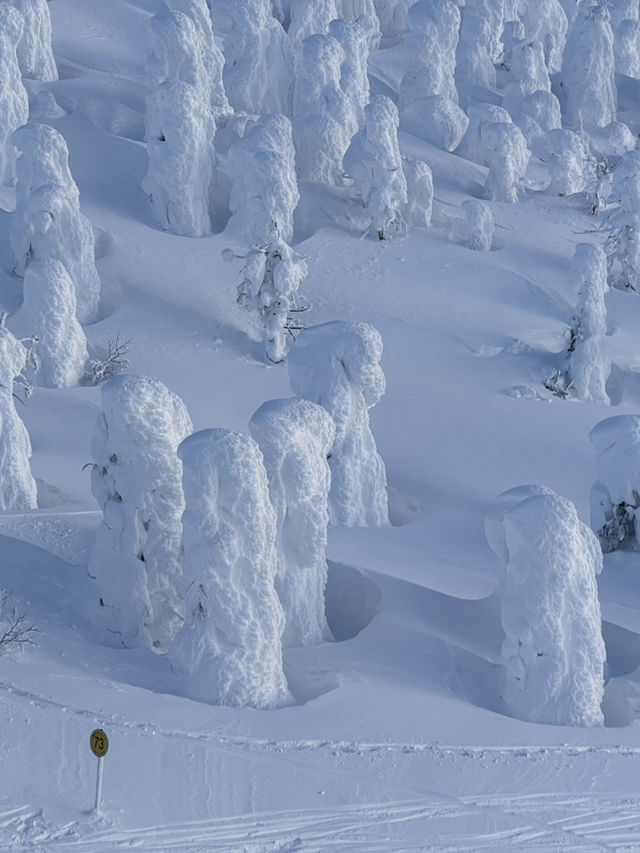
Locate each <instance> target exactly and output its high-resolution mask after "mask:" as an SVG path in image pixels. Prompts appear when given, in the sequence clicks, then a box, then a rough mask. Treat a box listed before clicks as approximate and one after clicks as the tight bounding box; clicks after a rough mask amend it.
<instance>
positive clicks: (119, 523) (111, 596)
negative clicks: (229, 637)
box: [89, 374, 192, 652]
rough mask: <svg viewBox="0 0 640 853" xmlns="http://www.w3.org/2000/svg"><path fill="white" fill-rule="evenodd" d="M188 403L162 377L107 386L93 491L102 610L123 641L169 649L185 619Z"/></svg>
mask: <svg viewBox="0 0 640 853" xmlns="http://www.w3.org/2000/svg"><path fill="white" fill-rule="evenodd" d="M191 430H192V425H191V419H190V418H189V414H188V412H187V409H186V407H185V405H184V403H183V402H182V400H181V399H180V398H179V397H178V396H177V395H176V394H174V393H173V392H172V391H170V390H169V389H168V388H167V387H166V386H165V385H163V384H162V383H161V382H159V381H158V380H157V379H151V378H149V377H147V376H132V375H128V374H121V375H120V376H115V377H114V378H113V379H110V380H109V381H108V382H105V383H104V385H102V415H101V416H100V418H99V420H98V423H97V425H96V430H95V433H94V436H93V441H92V454H93V460H94V463H95V464H94V466H93V469H92V473H91V490H92V492H93V494H94V496H95V498H96V500H97V501H98V504H99V505H100V507H101V509H102V512H103V514H104V518H103V521H102V524H101V525H100V527H99V528H98V531H97V533H96V539H95V543H94V546H93V550H92V552H91V556H90V559H89V574H90V575H91V576H92V577H94V578H96V580H97V584H98V593H97V598H98V599H99V600H98V601H96V605H97V607H96V609H97V611H98V618H99V621H100V622H101V623H102V624H104V626H105V627H106V629H107V631H108V632H109V634H111V635H112V637H113V639H114V642H115V643H121V644H122V645H125V646H143V647H148V648H151V649H153V650H154V651H156V652H166V651H167V650H168V648H169V647H170V645H171V643H172V641H173V639H174V637H175V635H176V633H177V632H178V630H179V629H180V626H181V625H182V622H183V615H184V606H183V603H182V600H181V595H180V588H181V583H180V580H181V570H180V563H179V556H180V540H181V536H182V523H181V518H182V513H183V511H184V495H183V491H182V464H181V462H180V460H179V459H178V456H177V449H178V445H179V444H180V442H181V441H182V440H183V439H184V438H186V436H187V435H189V434H190V433H191Z"/></svg>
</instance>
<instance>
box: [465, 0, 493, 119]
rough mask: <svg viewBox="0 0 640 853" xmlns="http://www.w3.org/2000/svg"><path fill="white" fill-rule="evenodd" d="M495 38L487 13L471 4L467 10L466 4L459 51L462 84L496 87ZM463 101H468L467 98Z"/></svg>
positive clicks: (466, 85) (488, 87)
mask: <svg viewBox="0 0 640 853" xmlns="http://www.w3.org/2000/svg"><path fill="white" fill-rule="evenodd" d="M493 38H494V33H493V30H492V25H491V20H490V19H489V18H486V17H485V16H483V15H477V14H474V13H473V11H472V10H471V8H469V9H468V10H467V8H466V7H465V10H464V15H463V18H462V28H461V31H460V39H459V41H458V46H457V51H456V75H455V79H456V83H457V84H458V85H459V86H460V87H464V88H466V87H470V86H482V87H483V88H484V89H493V88H495V85H496V68H495V65H494V64H493V59H492V54H493ZM463 104H465V105H466V100H465V101H463Z"/></svg>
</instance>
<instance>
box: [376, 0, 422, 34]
mask: <svg viewBox="0 0 640 853" xmlns="http://www.w3.org/2000/svg"><path fill="white" fill-rule="evenodd" d="M414 3H415V0H374V4H375V7H376V14H377V15H378V20H379V21H380V31H381V32H382V35H383V37H385V38H388V39H394V38H397V36H399V35H401V34H402V33H404V31H405V30H406V29H407V26H408V22H407V13H408V11H409V9H410V8H411V6H413V4H414Z"/></svg>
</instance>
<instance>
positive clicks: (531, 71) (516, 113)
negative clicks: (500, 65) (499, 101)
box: [503, 39, 551, 121]
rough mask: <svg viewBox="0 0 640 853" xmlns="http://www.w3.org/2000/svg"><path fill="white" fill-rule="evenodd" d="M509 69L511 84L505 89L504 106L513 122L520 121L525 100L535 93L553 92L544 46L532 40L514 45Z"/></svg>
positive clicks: (525, 40)
mask: <svg viewBox="0 0 640 853" xmlns="http://www.w3.org/2000/svg"><path fill="white" fill-rule="evenodd" d="M509 68H510V71H509V76H508V79H509V83H508V84H507V86H506V88H505V93H504V100H503V106H504V108H505V109H506V110H508V111H509V113H510V114H511V116H512V118H513V120H514V121H518V120H519V118H520V114H521V112H522V106H523V101H524V99H525V98H527V97H529V96H530V95H533V93H534V92H550V91H551V80H550V78H549V72H548V71H547V66H546V65H545V59H544V53H543V50H542V44H541V43H540V42H539V41H531V40H530V39H524V40H523V41H519V42H516V43H515V44H513V45H512V48H511V56H510V65H509Z"/></svg>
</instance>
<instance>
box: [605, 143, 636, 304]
mask: <svg viewBox="0 0 640 853" xmlns="http://www.w3.org/2000/svg"><path fill="white" fill-rule="evenodd" d="M612 195H613V196H614V198H615V199H616V200H617V201H618V202H619V204H618V209H617V210H615V211H614V212H613V213H612V214H611V216H610V220H609V223H610V227H611V236H610V240H611V244H612V249H613V252H612V254H611V256H610V258H609V279H610V282H611V284H612V285H614V286H615V287H619V288H630V289H631V290H635V291H640V148H635V149H634V150H633V151H629V152H628V153H626V154H625V155H624V157H623V158H622V160H621V161H620V162H619V163H618V165H617V167H616V169H615V172H614V173H613V192H612Z"/></svg>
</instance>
